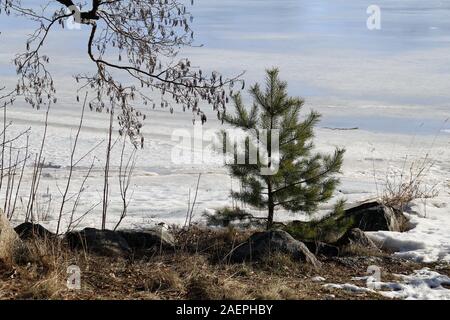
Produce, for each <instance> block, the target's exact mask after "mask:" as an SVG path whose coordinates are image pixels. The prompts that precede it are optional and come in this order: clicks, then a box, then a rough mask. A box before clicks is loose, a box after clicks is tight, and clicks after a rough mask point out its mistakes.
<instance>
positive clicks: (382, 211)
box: [345, 201, 408, 232]
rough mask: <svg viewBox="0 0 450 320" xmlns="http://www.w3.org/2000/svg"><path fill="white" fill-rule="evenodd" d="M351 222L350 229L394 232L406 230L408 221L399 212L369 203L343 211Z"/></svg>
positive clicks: (382, 205)
mask: <svg viewBox="0 0 450 320" xmlns="http://www.w3.org/2000/svg"><path fill="white" fill-rule="evenodd" d="M345 216H346V217H350V218H351V219H352V221H353V223H352V228H359V229H361V230H362V231H396V232H403V231H405V229H406V228H407V224H408V219H407V218H406V217H405V215H404V214H403V212H401V211H400V210H397V209H394V208H391V207H387V206H385V205H384V204H382V203H380V202H379V201H369V202H364V203H361V204H358V205H355V206H353V207H351V208H349V209H347V210H345Z"/></svg>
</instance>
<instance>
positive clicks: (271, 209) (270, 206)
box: [266, 182, 275, 230]
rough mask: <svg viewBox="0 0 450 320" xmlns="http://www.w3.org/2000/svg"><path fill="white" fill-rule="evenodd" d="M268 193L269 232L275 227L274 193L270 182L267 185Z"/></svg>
mask: <svg viewBox="0 0 450 320" xmlns="http://www.w3.org/2000/svg"><path fill="white" fill-rule="evenodd" d="M267 189H268V190H267V191H268V199H267V207H268V209H269V215H268V216H267V227H266V228H267V230H270V229H272V226H273V214H274V208H275V206H274V203H273V193H272V184H271V183H270V182H269V183H268V184H267Z"/></svg>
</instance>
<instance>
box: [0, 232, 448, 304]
mask: <svg viewBox="0 0 450 320" xmlns="http://www.w3.org/2000/svg"><path fill="white" fill-rule="evenodd" d="M171 232H172V234H174V236H175V241H176V243H177V245H176V246H175V247H174V248H163V247H160V248H158V249H157V250H152V251H148V250H145V251H142V250H141V251H139V250H137V251H133V252H132V254H130V255H127V256H117V255H109V256H105V255H97V254H93V253H89V252H88V251H87V250H85V249H76V250H74V249H71V248H70V247H69V245H68V244H67V243H66V242H65V241H62V240H60V239H59V238H58V239H57V238H48V237H46V238H45V239H44V238H39V237H34V238H33V237H31V238H30V237H29V238H28V239H26V240H24V243H25V245H26V247H27V248H28V253H27V255H28V259H27V261H26V262H24V261H22V262H20V263H5V262H3V263H0V299H74V300H86V299H120V300H121V299H207V300H211V299H212V300H219V299H227V300H235V299H257V300H260V299H261V300H264V299H270V300H272V299H275V300H276V299H295V300H297V299H385V298H384V297H383V296H381V295H379V294H377V293H371V292H363V293H354V292H346V291H344V290H337V289H331V288H325V287H324V284H325V283H338V284H342V283H352V284H355V285H358V286H361V287H365V281H364V280H356V281H355V280H354V279H353V278H354V277H363V276H366V275H367V269H368V267H369V266H371V265H377V266H378V267H380V268H381V270H382V281H390V280H393V279H394V274H411V273H412V272H414V270H418V269H422V268H424V267H428V268H430V269H432V270H435V269H436V270H438V272H439V273H441V274H445V275H450V266H449V265H442V264H440V265H438V264H419V263H415V262H411V261H406V260H401V259H398V258H395V257H393V256H392V255H390V254H389V253H386V252H372V251H369V250H364V248H361V247H360V248H354V250H346V251H345V252H343V253H342V254H340V255H339V256H334V257H326V256H323V255H320V254H319V255H317V259H318V260H319V263H320V267H319V268H317V267H314V266H312V265H311V264H308V263H306V262H304V261H303V262H302V261H299V260H297V259H293V258H292V256H290V255H287V254H285V253H277V252H274V253H272V254H269V255H267V256H265V257H264V258H263V259H258V261H246V262H242V263H232V262H231V261H230V259H229V256H230V255H229V253H230V252H231V251H233V249H234V248H235V247H236V246H237V245H238V244H239V243H242V242H244V241H245V240H246V239H248V237H249V235H251V234H253V233H254V231H239V230H237V229H234V228H225V229H211V228H191V229H190V230H189V231H183V230H181V229H176V230H172V231H171ZM74 265H75V266H77V267H79V269H80V271H81V289H79V290H74V289H72V290H71V289H68V287H67V279H68V277H69V274H68V267H69V266H74ZM318 276H320V277H323V278H325V279H326V280H325V281H317V279H315V278H316V277H318Z"/></svg>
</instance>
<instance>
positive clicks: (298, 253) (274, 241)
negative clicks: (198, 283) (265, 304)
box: [230, 230, 321, 268]
mask: <svg viewBox="0 0 450 320" xmlns="http://www.w3.org/2000/svg"><path fill="white" fill-rule="evenodd" d="M275 252H280V253H284V254H287V255H290V256H291V257H292V258H294V259H296V260H299V261H303V262H307V263H309V264H311V265H312V266H314V267H315V268H319V267H320V265H321V264H320V262H319V261H318V260H317V259H316V257H315V256H314V255H313V254H312V253H311V251H309V250H308V248H307V247H306V246H305V245H304V244H303V243H302V242H300V241H298V240H295V239H294V238H293V237H292V236H291V235H290V234H289V233H287V232H285V231H282V230H272V231H265V232H257V233H255V234H253V235H252V236H251V237H250V238H249V239H248V240H247V241H246V242H245V243H243V244H242V245H240V246H239V247H237V248H236V249H235V250H233V252H232V253H231V254H230V260H231V261H232V262H244V261H256V260H261V259H263V258H264V257H266V256H267V255H268V254H270V253H275Z"/></svg>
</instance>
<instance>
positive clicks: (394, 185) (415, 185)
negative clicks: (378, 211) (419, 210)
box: [382, 158, 439, 211]
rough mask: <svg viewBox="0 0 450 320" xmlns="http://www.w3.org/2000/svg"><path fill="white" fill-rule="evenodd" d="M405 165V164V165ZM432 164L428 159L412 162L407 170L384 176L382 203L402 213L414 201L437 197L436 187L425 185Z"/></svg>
mask: <svg viewBox="0 0 450 320" xmlns="http://www.w3.org/2000/svg"><path fill="white" fill-rule="evenodd" d="M405 165H406V163H405ZM433 165H434V163H433V162H432V161H430V160H429V159H428V158H425V159H423V161H414V162H412V163H411V165H410V167H409V170H405V169H402V170H401V172H399V173H391V174H390V175H387V176H386V182H385V189H384V192H383V195H382V201H383V203H384V204H385V205H387V206H389V207H392V208H395V209H398V210H401V211H404V210H405V208H406V207H407V206H408V205H409V204H410V203H411V202H412V201H413V200H416V199H432V198H435V197H437V196H438V195H439V192H438V190H437V185H432V186H428V185H427V184H426V183H425V178H426V177H427V175H428V173H429V172H430V169H431V168H432V167H433Z"/></svg>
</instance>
